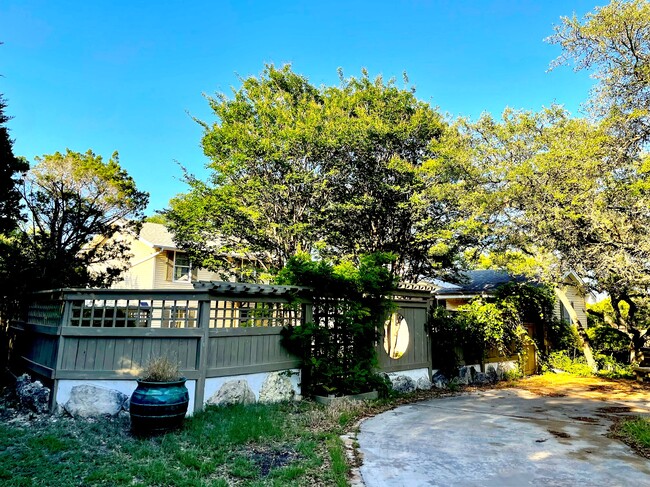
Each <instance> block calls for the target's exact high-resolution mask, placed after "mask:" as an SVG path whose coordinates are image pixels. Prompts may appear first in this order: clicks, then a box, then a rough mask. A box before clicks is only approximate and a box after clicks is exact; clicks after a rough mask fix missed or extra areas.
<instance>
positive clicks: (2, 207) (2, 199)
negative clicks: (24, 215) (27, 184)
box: [0, 95, 29, 235]
mask: <svg viewBox="0 0 650 487" xmlns="http://www.w3.org/2000/svg"><path fill="white" fill-rule="evenodd" d="M6 108H7V105H6V103H5V101H4V98H3V97H2V95H0V235H6V234H7V233H9V232H11V231H12V230H13V229H15V228H16V225H17V222H18V220H19V218H20V193H19V191H18V189H17V188H16V185H17V184H19V179H20V174H21V173H23V172H25V171H26V170H27V169H28V168H29V165H28V164H27V163H26V162H25V161H23V160H21V159H18V158H17V157H16V156H15V155H14V153H13V141H12V140H11V138H10V137H9V129H8V128H7V125H6V124H7V122H8V121H9V117H8V116H7V115H6V114H5V109H6Z"/></svg>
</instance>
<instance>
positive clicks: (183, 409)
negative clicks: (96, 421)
mask: <svg viewBox="0 0 650 487" xmlns="http://www.w3.org/2000/svg"><path fill="white" fill-rule="evenodd" d="M185 381H186V379H185V377H181V375H180V371H179V370H178V364H177V363H175V362H173V361H171V360H170V359H169V358H167V357H156V358H153V359H151V360H150V361H149V363H148V364H147V365H146V367H145V368H144V370H143V376H142V378H141V379H138V387H137V388H136V390H135V391H134V392H133V394H132V395H131V401H130V404H129V413H130V414H131V429H132V431H133V432H134V433H136V434H140V435H148V434H149V435H151V434H159V433H166V432H168V431H171V430H174V429H177V428H179V427H180V426H181V425H182V424H183V419H184V418H185V414H186V413H187V406H188V405H189V402H190V395H189V393H188V391H187V387H185Z"/></svg>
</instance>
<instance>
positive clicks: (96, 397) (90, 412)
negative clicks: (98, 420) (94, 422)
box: [63, 385, 128, 418]
mask: <svg viewBox="0 0 650 487" xmlns="http://www.w3.org/2000/svg"><path fill="white" fill-rule="evenodd" d="M127 399H128V396H127V395H126V394H122V393H121V392H120V391H116V390H115V389H107V388H105V387H97V386H91V385H81V386H74V387H73V388H72V391H70V399H68V402H66V403H65V404H64V405H63V407H64V408H65V410H66V411H67V412H68V414H70V416H72V417H73V418H95V417H102V416H117V413H119V412H120V410H121V409H122V406H123V404H124V402H125V401H126V400H127Z"/></svg>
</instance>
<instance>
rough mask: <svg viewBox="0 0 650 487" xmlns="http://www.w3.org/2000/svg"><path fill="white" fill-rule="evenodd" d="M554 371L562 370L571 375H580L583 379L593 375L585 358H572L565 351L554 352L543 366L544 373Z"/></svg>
mask: <svg viewBox="0 0 650 487" xmlns="http://www.w3.org/2000/svg"><path fill="white" fill-rule="evenodd" d="M552 369H560V370H563V371H564V372H568V373H569V374H574V375H579V376H581V377H588V376H590V375H593V371H592V370H591V368H590V367H589V365H587V361H586V360H585V358H584V357H582V356H579V357H575V358H571V357H570V356H569V355H568V353H567V352H566V351H564V350H560V351H559V352H552V353H550V354H549V355H548V357H547V358H546V361H545V363H544V364H543V365H542V371H543V372H549V371H550V370H552Z"/></svg>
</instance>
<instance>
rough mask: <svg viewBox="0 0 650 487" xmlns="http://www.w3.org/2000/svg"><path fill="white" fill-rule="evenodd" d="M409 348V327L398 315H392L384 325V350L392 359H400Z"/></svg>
mask: <svg viewBox="0 0 650 487" xmlns="http://www.w3.org/2000/svg"><path fill="white" fill-rule="evenodd" d="M408 347H409V325H408V323H406V320H405V319H404V317H403V316H402V315H401V314H399V313H393V314H392V315H391V317H390V318H388V319H387V320H386V323H384V350H385V351H386V353H387V354H388V356H389V357H390V358H392V359H395V360H397V359H399V358H402V355H404V353H405V352H406V350H407V349H408Z"/></svg>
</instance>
